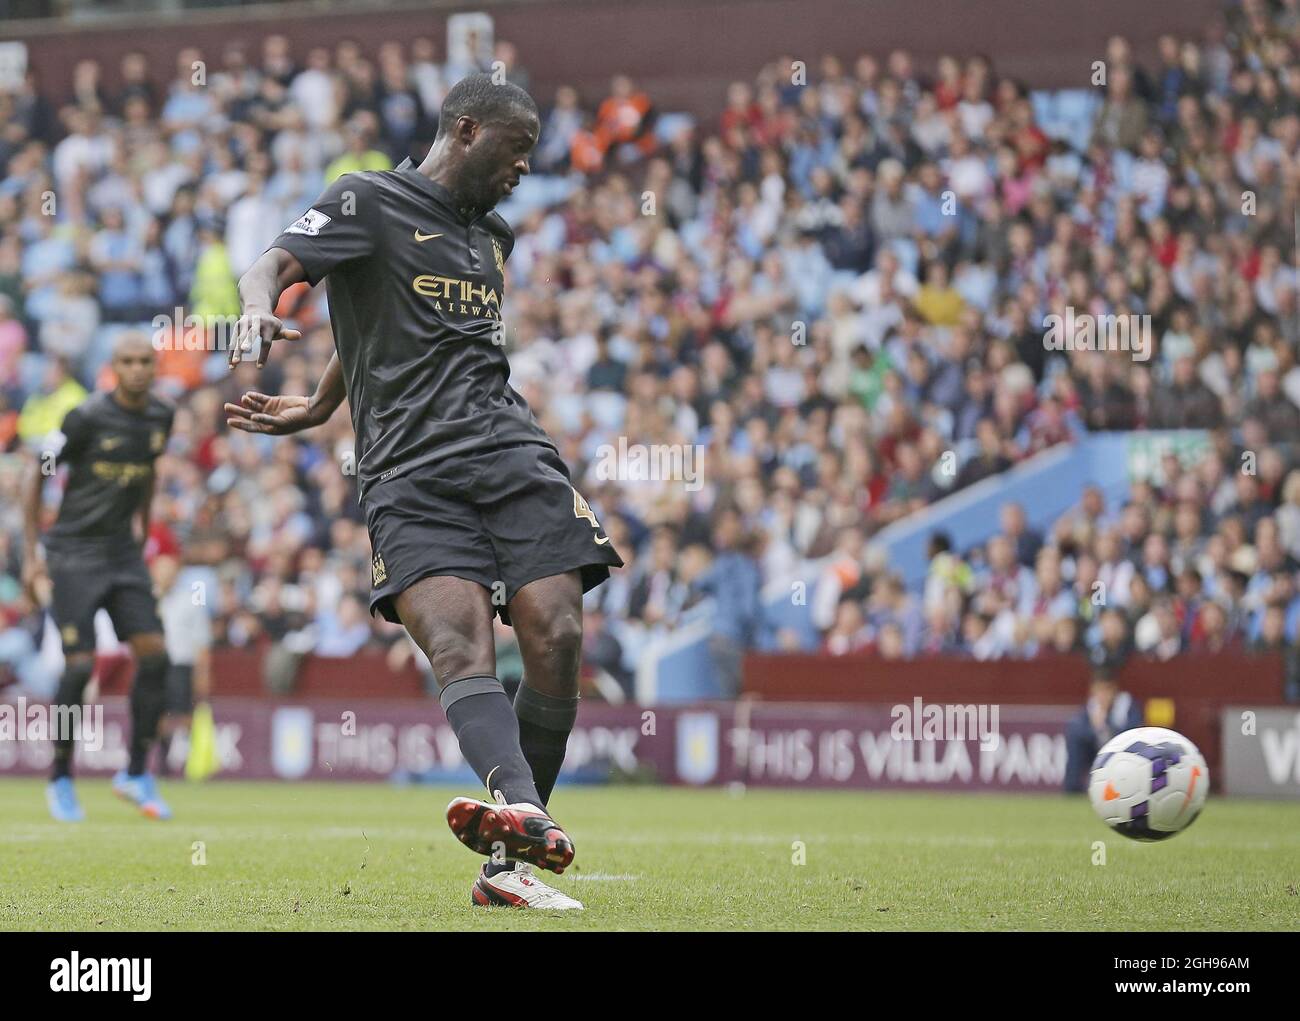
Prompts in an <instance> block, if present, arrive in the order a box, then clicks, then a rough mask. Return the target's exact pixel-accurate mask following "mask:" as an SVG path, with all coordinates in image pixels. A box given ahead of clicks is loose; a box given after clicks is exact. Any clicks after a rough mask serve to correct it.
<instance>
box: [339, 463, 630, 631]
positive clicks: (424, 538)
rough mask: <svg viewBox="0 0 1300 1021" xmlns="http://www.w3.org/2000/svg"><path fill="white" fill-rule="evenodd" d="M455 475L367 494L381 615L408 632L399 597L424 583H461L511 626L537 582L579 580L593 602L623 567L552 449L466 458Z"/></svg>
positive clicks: (392, 483) (424, 475)
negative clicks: (477, 590) (515, 605)
mask: <svg viewBox="0 0 1300 1021" xmlns="http://www.w3.org/2000/svg"><path fill="white" fill-rule="evenodd" d="M454 473H455V477H454V479H453V478H452V476H451V473H450V472H448V471H445V470H440V468H439V466H437V465H434V466H431V467H429V468H418V469H416V470H414V471H412V472H411V473H410V474H407V475H399V476H396V477H394V478H391V479H387V480H385V481H383V482H379V483H376V484H375V485H374V486H372V487H371V489H370V490H369V492H367V493H366V496H365V499H364V500H362V508H363V510H364V511H365V515H366V527H367V528H368V529H369V531H370V546H371V553H372V555H373V561H372V565H371V567H372V578H371V585H372V587H371V591H370V612H371V613H374V612H375V611H376V610H378V611H379V612H380V613H381V614H383V616H384V619H385V620H390V621H393V622H394V623H399V624H400V623H401V621H400V619H399V618H398V616H397V610H396V608H395V606H394V605H393V601H394V600H395V599H396V598H397V596H398V595H400V594H401V593H402V592H404V591H406V590H407V589H408V588H410V587H411V586H412V585H414V584H415V583H416V582H417V581H420V580H421V579H423V578H431V577H435V576H441V575H451V576H452V577H456V578H464V579H466V580H468V581H473V582H477V583H478V584H480V585H482V586H483V587H484V588H486V589H488V591H489V593H490V594H491V598H492V604H493V606H494V607H495V609H496V612H497V613H498V614H499V615H500V617H501V619H502V620H503V621H504V622H505V623H507V624H508V623H510V617H509V615H508V614H507V612H506V606H507V604H508V603H509V602H510V600H512V599H514V597H515V593H517V592H518V591H519V590H520V589H521V588H523V587H524V586H525V585H527V584H528V583H529V582H531V581H536V580H537V579H538V578H547V577H550V576H551V575H554V574H565V573H567V572H569V571H574V570H577V571H580V572H581V573H582V590H583V591H584V592H586V591H587V590H588V589H592V588H595V587H596V586H597V585H599V584H600V583H601V582H602V581H604V580H605V579H606V578H608V577H609V569H610V568H611V567H622V566H623V560H622V558H621V557H619V555H618V552H617V551H616V550H615V549H614V547H613V544H612V543H611V542H610V541H609V537H608V536H607V535H606V534H605V529H604V528H602V527H601V525H600V522H599V521H597V520H596V515H595V514H594V513H593V512H592V510H591V508H590V507H589V506H587V501H586V500H584V499H583V498H582V497H581V496H580V495H579V493H578V491H577V490H576V489H574V488H573V484H572V483H571V482H570V481H569V472H568V469H567V468H566V467H565V464H564V461H563V460H561V458H560V456H559V454H557V453H556V452H555V451H554V450H552V449H551V448H550V447H546V446H542V445H541V444H526V445H521V446H517V447H509V448H506V449H505V450H500V451H496V452H495V453H492V454H485V455H482V456H480V457H476V458H468V459H466V458H458V459H457V460H456V463H455V466H454Z"/></svg>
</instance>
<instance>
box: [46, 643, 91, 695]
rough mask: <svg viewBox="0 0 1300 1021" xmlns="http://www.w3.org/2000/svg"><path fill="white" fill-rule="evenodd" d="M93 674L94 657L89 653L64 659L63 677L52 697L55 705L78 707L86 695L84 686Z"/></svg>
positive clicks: (77, 654)
mask: <svg viewBox="0 0 1300 1021" xmlns="http://www.w3.org/2000/svg"><path fill="white" fill-rule="evenodd" d="M94 672H95V657H94V656H93V655H92V654H91V653H76V654H74V655H71V656H68V657H66V659H65V660H64V664H63V676H62V677H61V678H60V679H59V687H58V690H57V692H56V694H55V696H54V701H55V704H56V705H80V704H81V700H82V698H83V697H84V696H85V693H86V685H88V684H89V683H90V677H91V675H92V674H93V673H94Z"/></svg>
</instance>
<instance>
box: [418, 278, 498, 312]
mask: <svg viewBox="0 0 1300 1021" xmlns="http://www.w3.org/2000/svg"><path fill="white" fill-rule="evenodd" d="M411 289H412V290H414V291H415V293H416V294H419V295H422V296H423V297H425V298H432V299H434V303H435V304H434V306H433V307H434V308H435V309H437V310H438V311H439V312H450V313H452V314H453V315H462V316H474V317H476V318H480V319H481V318H488V319H500V318H501V297H500V295H498V294H497V292H496V289H495V288H492V287H488V286H487V285H486V284H476V283H474V282H473V281H472V280H460V279H457V278H456V277H440V276H434V275H433V274H431V273H422V274H421V275H420V276H418V277H416V278H415V279H414V280H412V281H411Z"/></svg>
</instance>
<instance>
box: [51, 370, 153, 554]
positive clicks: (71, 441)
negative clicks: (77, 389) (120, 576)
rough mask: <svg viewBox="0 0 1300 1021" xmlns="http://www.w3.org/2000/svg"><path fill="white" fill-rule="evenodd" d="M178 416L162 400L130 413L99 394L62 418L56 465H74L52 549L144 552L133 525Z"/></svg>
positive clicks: (53, 531)
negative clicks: (136, 537) (156, 463)
mask: <svg viewBox="0 0 1300 1021" xmlns="http://www.w3.org/2000/svg"><path fill="white" fill-rule="evenodd" d="M175 413H176V409H175V407H174V406H173V405H171V404H170V403H168V402H167V401H164V400H162V399H161V398H159V397H154V396H150V398H149V401H148V403H147V404H146V405H145V407H144V408H143V409H142V410H141V411H130V410H128V409H126V408H124V407H122V405H120V404H119V403H118V402H117V401H116V400H114V399H113V396H112V394H107V393H96V394H92V395H91V396H90V397H87V398H86V399H85V400H84V401H82V402H81V404H79V405H78V406H77V407H75V408H73V409H72V410H71V411H69V412H68V413H67V415H65V416H64V419H63V425H62V426H61V428H60V430H59V432H58V434H57V435H56V436H54V437H53V438H52V442H51V446H52V449H53V450H54V453H55V458H56V461H57V463H58V464H60V465H67V466H68V469H69V471H68V482H67V486H66V488H65V489H64V491H63V502H62V503H61V504H60V505H59V516H58V520H57V521H55V523H54V526H53V527H52V528H51V529H50V531H49V534H48V536H47V537H46V545H47V546H49V547H50V548H51V549H62V550H65V551H68V550H72V549H83V548H84V549H87V550H91V549H97V548H103V549H104V550H106V551H115V552H135V551H138V549H139V544H138V543H137V541H136V539H135V533H134V532H133V530H132V521H133V520H134V517H135V515H136V514H138V513H139V512H140V511H141V510H142V509H143V506H144V501H145V500H147V499H148V498H149V493H150V486H151V483H152V482H153V473H154V461H155V460H157V458H158V455H159V454H161V453H162V452H163V448H164V447H166V445H167V436H168V434H169V433H170V432H171V428H172V418H173V417H174V416H175Z"/></svg>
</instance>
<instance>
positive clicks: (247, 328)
mask: <svg viewBox="0 0 1300 1021" xmlns="http://www.w3.org/2000/svg"><path fill="white" fill-rule="evenodd" d="M259 336H260V337H261V339H262V346H261V347H260V348H259V349H258V352H257V367H258V368H259V369H260V368H261V367H262V366H263V365H265V364H266V360H267V359H268V358H270V357H271V344H272V343H273V342H274V341H277V340H297V339H299V338H300V337H301V336H302V332H301V331H300V330H290V329H288V328H287V327H286V326H285V325H284V323H283V322H282V321H281V320H280V319H278V318H277V317H276V316H273V315H271V314H270V313H268V312H245V313H244V314H243V315H241V316H240V317H239V321H238V322H237V323H235V338H234V343H232V344H231V345H230V367H231V368H232V369H233V368H234V367H235V366H236V365H238V364H239V363H240V361H241V359H242V358H243V356H244V355H246V354H248V353H249V352H251V351H252V350H253V342H254V341H256V340H257V338H258V337H259Z"/></svg>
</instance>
